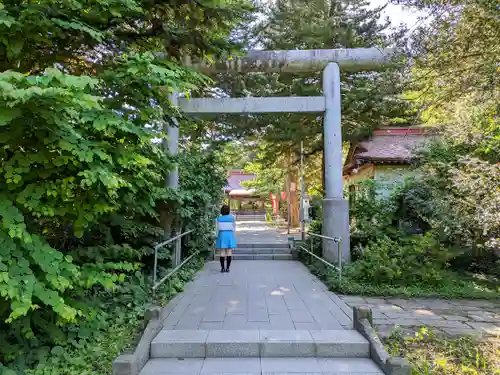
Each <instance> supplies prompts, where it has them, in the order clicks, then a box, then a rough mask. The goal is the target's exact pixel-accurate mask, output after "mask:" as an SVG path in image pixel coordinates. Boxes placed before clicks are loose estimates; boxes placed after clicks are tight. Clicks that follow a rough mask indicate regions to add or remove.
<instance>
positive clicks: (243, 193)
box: [224, 169, 266, 214]
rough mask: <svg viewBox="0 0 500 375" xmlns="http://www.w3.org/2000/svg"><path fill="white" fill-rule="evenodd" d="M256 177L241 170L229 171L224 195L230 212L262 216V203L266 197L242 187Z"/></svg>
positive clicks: (263, 209)
mask: <svg viewBox="0 0 500 375" xmlns="http://www.w3.org/2000/svg"><path fill="white" fill-rule="evenodd" d="M256 177H257V176H256V175H255V174H253V173H247V172H244V171H242V170H238V169H232V170H230V171H229V176H228V178H227V185H226V186H225V187H224V194H225V195H226V199H227V201H228V204H229V206H230V207H231V211H232V212H235V213H238V214H245V213H249V214H264V213H265V208H264V201H265V200H266V197H262V196H260V195H259V194H258V193H257V192H256V191H255V190H254V189H248V188H246V187H245V186H243V184H242V183H244V182H245V181H251V180H254V179H255V178H256Z"/></svg>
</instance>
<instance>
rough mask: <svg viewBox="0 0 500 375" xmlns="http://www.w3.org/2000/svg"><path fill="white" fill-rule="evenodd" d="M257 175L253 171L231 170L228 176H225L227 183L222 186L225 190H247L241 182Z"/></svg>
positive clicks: (252, 178)
mask: <svg viewBox="0 0 500 375" xmlns="http://www.w3.org/2000/svg"><path fill="white" fill-rule="evenodd" d="M255 177H257V176H256V175H255V174H253V173H245V172H243V171H239V170H232V171H230V172H229V177H228V178H227V185H226V186H225V187H224V191H225V192H230V191H231V190H247V189H246V188H245V187H244V186H243V185H241V182H243V181H250V180H254V179H255Z"/></svg>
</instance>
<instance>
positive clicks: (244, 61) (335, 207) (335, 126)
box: [168, 48, 395, 262]
mask: <svg viewBox="0 0 500 375" xmlns="http://www.w3.org/2000/svg"><path fill="white" fill-rule="evenodd" d="M394 52H395V51H394V50H393V49H377V48H359V49H327V50H291V51H250V52H248V54H247V55H246V56H242V57H234V58H229V59H227V60H226V61H219V62H214V63H208V62H206V61H199V62H193V61H192V60H191V59H190V58H189V57H187V58H185V60H184V63H185V64H186V65H187V66H191V67H193V68H196V69H198V70H199V71H201V72H203V73H215V72H314V71H319V70H323V96H319V97H279V98H277V97H274V98H253V97H249V98H222V99H216V98H201V99H190V100H187V99H182V98H172V101H173V103H174V104H176V105H178V106H179V108H180V110H181V111H183V112H185V113H276V112H318V113H324V128H323V131H324V158H325V198H324V200H323V235H324V236H327V237H332V238H341V239H342V260H343V261H345V262H349V261H350V259H351V254H350V238H349V206H348V202H347V201H346V200H345V199H344V196H343V189H342V128H341V113H340V110H341V93H340V69H342V70H344V71H349V72H353V71H362V70H379V69H383V68H384V67H386V66H388V65H389V64H390V62H391V60H392V57H393V56H394ZM168 133H169V137H170V140H169V146H170V147H169V149H171V150H172V151H174V150H176V149H177V143H176V142H177V134H178V129H175V128H169V132H168ZM177 178H178V177H177V173H174V174H172V175H171V178H170V179H169V181H170V185H171V186H176V184H177V181H175V180H177ZM323 256H324V257H325V258H326V259H327V260H330V261H338V255H337V249H336V246H335V245H334V243H333V242H332V241H325V242H324V244H323Z"/></svg>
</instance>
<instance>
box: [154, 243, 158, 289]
mask: <svg viewBox="0 0 500 375" xmlns="http://www.w3.org/2000/svg"><path fill="white" fill-rule="evenodd" d="M157 273H158V249H157V248H156V247H155V260H154V266H153V285H156V278H157V276H156V274H157ZM154 292H155V291H154V289H153V294H154Z"/></svg>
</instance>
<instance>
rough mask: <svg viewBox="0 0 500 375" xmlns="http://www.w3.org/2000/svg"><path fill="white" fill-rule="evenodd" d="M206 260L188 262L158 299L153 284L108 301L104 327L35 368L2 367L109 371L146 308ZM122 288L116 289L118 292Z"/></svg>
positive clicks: (104, 374) (130, 343)
mask: <svg viewBox="0 0 500 375" xmlns="http://www.w3.org/2000/svg"><path fill="white" fill-rule="evenodd" d="M203 264H204V260H203V259H202V258H201V257H199V258H196V259H193V260H192V261H190V262H189V263H188V264H186V265H185V266H184V267H183V268H182V269H181V270H179V272H177V273H176V276H175V277H174V278H173V280H172V282H171V283H170V285H165V286H164V288H163V289H161V288H160V289H161V290H158V292H157V300H156V301H153V300H152V296H151V295H150V294H149V292H150V290H151V286H150V285H149V284H148V285H146V287H144V286H143V287H142V288H140V290H141V291H142V292H137V291H136V292H135V294H134V295H133V298H128V299H125V300H124V299H122V300H115V301H110V302H109V303H107V304H106V307H105V309H106V314H105V316H106V319H105V320H104V321H103V322H101V329H100V330H99V331H96V332H93V334H92V338H89V339H86V340H80V341H78V342H76V341H75V342H73V343H65V344H64V345H61V346H58V347H54V348H52V349H51V350H50V355H49V356H48V357H47V359H45V360H43V361H41V362H40V363H39V364H38V366H37V367H36V368H34V369H26V370H24V371H21V370H18V371H15V370H12V368H13V366H9V367H10V369H6V368H3V369H2V368H1V365H0V374H3V375H17V374H30V375H75V374H78V375H109V374H110V373H111V371H112V362H113V360H114V359H115V358H116V357H117V356H118V355H119V354H121V353H123V352H125V351H128V350H132V349H133V348H134V347H135V345H136V344H137V342H138V339H139V338H140V336H141V334H142V330H143V329H144V327H145V321H144V312H145V311H146V309H147V308H148V307H149V306H151V305H153V304H155V305H161V306H164V305H166V304H167V303H168V301H169V300H171V299H172V298H173V297H174V296H175V295H176V294H177V293H179V292H182V290H183V287H184V285H185V284H186V283H187V282H188V281H190V280H192V278H193V276H194V275H195V273H196V272H197V271H198V270H200V269H201V268H202V267H203ZM122 288H124V290H128V289H130V288H137V285H131V284H129V285H127V284H125V285H122ZM118 293H120V291H117V294H118Z"/></svg>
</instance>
